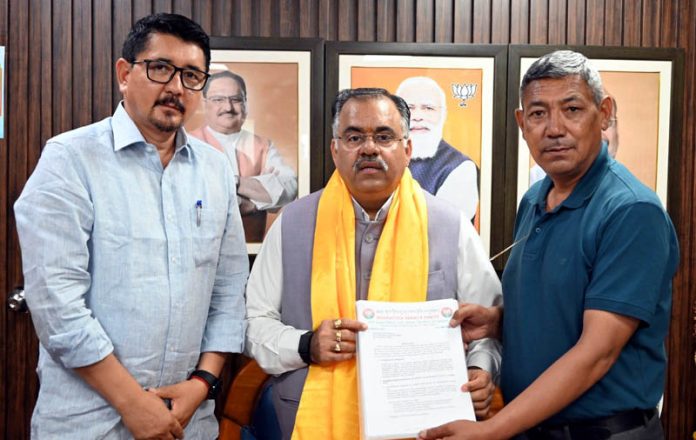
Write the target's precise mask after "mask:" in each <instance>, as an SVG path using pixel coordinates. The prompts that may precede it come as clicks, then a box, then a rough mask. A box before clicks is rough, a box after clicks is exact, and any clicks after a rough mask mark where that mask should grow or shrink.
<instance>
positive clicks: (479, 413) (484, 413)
mask: <svg viewBox="0 0 696 440" xmlns="http://www.w3.org/2000/svg"><path fill="white" fill-rule="evenodd" d="M490 412H491V409H490V408H485V409H481V410H474V414H476V420H483V419H486V418H488V414H489V413H490Z"/></svg>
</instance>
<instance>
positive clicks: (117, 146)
mask: <svg viewBox="0 0 696 440" xmlns="http://www.w3.org/2000/svg"><path fill="white" fill-rule="evenodd" d="M111 127H112V131H113V134H114V151H119V150H122V149H124V148H126V147H130V146H132V145H137V144H143V145H146V144H147V141H146V140H145V138H144V137H143V135H142V133H140V130H139V129H138V126H137V125H135V122H133V119H131V117H130V115H129V114H128V112H127V111H126V109H125V108H124V107H123V101H121V102H119V103H118V106H117V107H116V111H115V112H114V115H113V116H112V118H111ZM174 145H175V148H174V153H175V154H179V153H182V154H184V155H185V156H187V157H191V153H192V150H191V146H190V144H189V141H188V135H187V134H186V130H184V129H183V128H180V129H179V130H177V132H176V138H175V140H174ZM182 150H183V151H182Z"/></svg>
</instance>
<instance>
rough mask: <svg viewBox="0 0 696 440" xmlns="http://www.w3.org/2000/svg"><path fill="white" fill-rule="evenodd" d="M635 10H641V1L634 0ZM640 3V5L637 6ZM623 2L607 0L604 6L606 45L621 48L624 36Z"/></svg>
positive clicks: (620, 0)
mask: <svg viewBox="0 0 696 440" xmlns="http://www.w3.org/2000/svg"><path fill="white" fill-rule="evenodd" d="M631 3H633V6H632V7H633V8H635V9H638V10H640V0H633V1H632V2H631ZM636 3H638V4H636ZM623 23H624V21H623V4H622V0H605V4H604V45H605V46H621V37H622V34H623V28H622V25H623Z"/></svg>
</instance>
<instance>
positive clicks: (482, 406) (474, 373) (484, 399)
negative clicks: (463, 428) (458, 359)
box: [462, 368, 495, 420]
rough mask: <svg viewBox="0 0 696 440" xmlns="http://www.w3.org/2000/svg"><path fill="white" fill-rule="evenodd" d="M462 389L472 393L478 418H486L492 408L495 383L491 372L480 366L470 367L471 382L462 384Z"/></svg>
mask: <svg viewBox="0 0 696 440" xmlns="http://www.w3.org/2000/svg"><path fill="white" fill-rule="evenodd" d="M462 391H464V392H469V393H471V400H472V402H473V403H474V412H475V413H476V418H477V419H479V420H481V419H485V418H486V416H487V415H488V412H489V411H490V409H491V401H492V400H493V391H495V385H494V384H493V381H492V380H491V374H490V373H489V372H488V371H486V370H481V369H479V368H469V382H467V383H465V384H464V385H462Z"/></svg>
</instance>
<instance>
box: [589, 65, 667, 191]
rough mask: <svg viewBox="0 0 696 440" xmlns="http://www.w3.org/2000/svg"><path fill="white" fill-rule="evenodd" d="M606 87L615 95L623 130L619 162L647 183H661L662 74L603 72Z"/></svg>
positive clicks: (654, 185) (617, 156) (617, 116)
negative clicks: (660, 106) (659, 168)
mask: <svg viewBox="0 0 696 440" xmlns="http://www.w3.org/2000/svg"><path fill="white" fill-rule="evenodd" d="M599 74H600V76H601V77H602V83H603V84H604V88H605V89H606V90H607V91H608V92H609V93H610V94H611V95H612V96H614V99H616V104H617V112H616V118H617V119H618V123H619V125H618V128H619V149H618V151H617V152H616V160H618V161H619V162H621V163H622V164H624V165H626V168H628V169H629V170H631V172H632V173H633V174H635V176H636V177H637V178H638V179H639V180H640V181H641V182H643V183H644V184H646V185H647V186H649V187H650V188H652V189H653V190H654V189H655V188H656V184H657V147H658V144H657V141H658V139H657V134H658V133H657V130H658V122H659V120H658V117H659V113H660V112H659V110H660V109H659V99H660V74H659V73H657V72H608V71H607V72H599Z"/></svg>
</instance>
